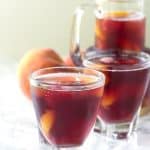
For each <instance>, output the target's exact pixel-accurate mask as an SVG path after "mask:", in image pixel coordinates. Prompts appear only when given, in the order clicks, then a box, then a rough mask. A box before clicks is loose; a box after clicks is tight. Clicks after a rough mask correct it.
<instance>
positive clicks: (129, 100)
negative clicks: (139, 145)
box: [83, 51, 150, 139]
mask: <svg viewBox="0 0 150 150" xmlns="http://www.w3.org/2000/svg"><path fill="white" fill-rule="evenodd" d="M83 64H84V66H86V67H89V68H93V69H96V70H99V71H102V72H103V73H104V74H105V76H106V84H105V87H104V95H103V98H102V99H101V100H100V105H99V118H100V120H102V121H103V122H104V123H105V127H106V135H107V136H108V137H111V138H114V139H128V138H129V137H130V136H131V135H133V133H134V131H135V128H136V123H137V120H136V119H137V118H138V116H139V112H140V109H141V105H142V102H143V98H144V95H145V93H146V90H147V87H148V83H149V76H150V55H148V54H147V53H144V52H138V53H137V52H131V51H124V52H122V53H120V54H117V53H116V52H115V51H111V52H103V53H100V54H99V55H98V54H97V56H95V55H94V56H93V57H91V58H88V59H85V60H84V62H83Z"/></svg>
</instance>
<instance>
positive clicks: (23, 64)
mask: <svg viewBox="0 0 150 150" xmlns="http://www.w3.org/2000/svg"><path fill="white" fill-rule="evenodd" d="M63 65H64V61H63V59H62V58H61V57H60V56H59V55H58V54H57V53H56V51H54V50H53V49H50V48H45V49H31V50H30V51H29V52H27V53H26V54H25V55H24V56H23V58H22V59H21V61H20V63H19V65H18V68H17V76H18V81H19V86H20V88H21V90H22V92H23V93H24V95H25V96H27V97H28V98H29V99H31V94H30V84H29V76H30V75H31V73H32V72H34V71H36V70H38V69H42V68H47V67H54V66H63Z"/></svg>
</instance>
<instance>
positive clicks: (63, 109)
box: [32, 73, 103, 147]
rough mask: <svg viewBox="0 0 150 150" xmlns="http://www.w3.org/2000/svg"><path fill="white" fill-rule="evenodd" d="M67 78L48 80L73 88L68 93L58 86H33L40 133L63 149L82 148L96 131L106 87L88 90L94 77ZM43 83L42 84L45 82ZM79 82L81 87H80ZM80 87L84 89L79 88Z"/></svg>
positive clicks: (59, 77) (53, 77)
mask: <svg viewBox="0 0 150 150" xmlns="http://www.w3.org/2000/svg"><path fill="white" fill-rule="evenodd" d="M76 76H77V74H75V73H74V74H70V75H69V74H68V75H67V73H66V74H65V76H64V75H60V76H57V75H56V74H54V76H51V77H49V81H50V83H51V81H53V82H61V83H62V82H63V84H64V85H65V84H67V85H68V84H70V85H74V86H73V87H72V89H67V88H66V89H65V87H62V86H60V85H59V84H58V85H57V86H56V85H55V86H53V88H52V87H50V88H45V89H43V88H41V87H38V86H32V97H33V101H34V106H35V109H36V115H37V119H38V121H39V124H40V129H41V131H42V133H43V134H44V136H45V137H46V139H47V140H48V141H49V142H52V143H53V144H55V145H57V146H60V147H67V146H78V145H81V144H82V143H83V142H84V140H85V138H86V137H87V136H88V134H89V132H90V130H91V128H92V127H93V125H94V123H95V120H96V116H97V113H98V106H99V101H100V98H101V96H102V94H103V87H102V86H101V87H94V88H87V87H86V83H90V81H91V80H95V79H94V77H90V76H86V75H80V76H78V79H76ZM40 80H43V79H42V78H41V79H40ZM77 80H79V81H78V83H77ZM78 84H82V85H83V86H85V87H84V88H83V87H82V88H81V87H80V86H79V85H78Z"/></svg>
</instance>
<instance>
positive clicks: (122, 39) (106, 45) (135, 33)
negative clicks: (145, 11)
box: [95, 12, 145, 51]
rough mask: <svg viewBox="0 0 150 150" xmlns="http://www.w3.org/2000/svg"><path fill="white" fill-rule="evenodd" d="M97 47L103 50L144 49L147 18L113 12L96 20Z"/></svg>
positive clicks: (139, 15)
mask: <svg viewBox="0 0 150 150" xmlns="http://www.w3.org/2000/svg"><path fill="white" fill-rule="evenodd" d="M95 34H96V35H95V47H96V48H99V49H101V50H109V49H116V50H119V51H121V50H135V51H140V50H143V48H144V41H145V18H144V16H142V15H141V14H129V13H128V12H113V13H109V14H106V15H105V16H104V17H100V18H98V17H97V18H96V29H95Z"/></svg>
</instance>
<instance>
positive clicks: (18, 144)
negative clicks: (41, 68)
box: [0, 66, 150, 150]
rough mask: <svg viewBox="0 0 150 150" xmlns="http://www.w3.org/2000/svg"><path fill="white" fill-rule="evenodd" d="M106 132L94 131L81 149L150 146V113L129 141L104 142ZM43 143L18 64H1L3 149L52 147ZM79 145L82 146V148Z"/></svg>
mask: <svg viewBox="0 0 150 150" xmlns="http://www.w3.org/2000/svg"><path fill="white" fill-rule="evenodd" d="M104 140H105V138H104V137H103V136H102V135H99V134H97V133H94V132H92V134H91V135H90V136H89V138H88V139H87V141H86V142H85V144H84V145H83V146H82V147H80V148H79V149H80V150H105V149H107V150H111V149H113V150H126V149H128V150H150V116H146V117H142V118H141V119H140V123H139V127H138V132H137V136H135V137H134V138H133V139H132V140H130V141H128V142H118V141H117V142H116V145H115V147H114V148H111V149H110V148H108V145H105V144H104ZM46 147H47V146H46V145H39V140H38V131H37V125H36V120H35V116H34V111H33V108H32V102H31V101H29V100H27V98H26V97H24V96H23V94H22V92H21V91H20V88H19V87H18V84H17V77H16V76H15V67H2V66H1V67H0V150H42V149H43V150H46V149H48V150H50V148H49V147H48V148H46ZM79 149H78V150H79Z"/></svg>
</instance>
